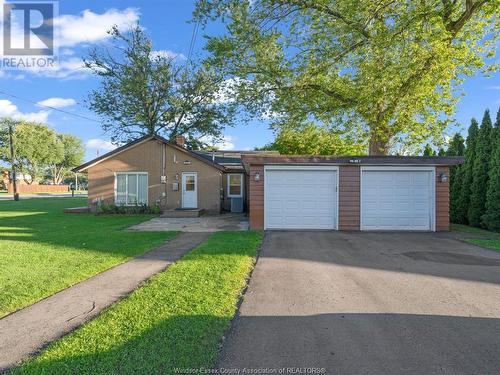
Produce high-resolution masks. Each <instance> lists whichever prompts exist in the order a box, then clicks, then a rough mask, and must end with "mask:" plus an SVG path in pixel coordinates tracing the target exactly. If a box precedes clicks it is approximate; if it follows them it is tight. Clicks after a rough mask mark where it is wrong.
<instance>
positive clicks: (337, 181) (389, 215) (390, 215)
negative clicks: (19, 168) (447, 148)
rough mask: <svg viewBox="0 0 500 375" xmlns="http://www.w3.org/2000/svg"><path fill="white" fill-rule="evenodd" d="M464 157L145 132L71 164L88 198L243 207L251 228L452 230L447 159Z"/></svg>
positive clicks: (186, 206) (111, 201)
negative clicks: (262, 148)
mask: <svg viewBox="0 0 500 375" xmlns="http://www.w3.org/2000/svg"><path fill="white" fill-rule="evenodd" d="M461 163H463V158H462V157H410V156H359V157H328V156H310V157H299V156H281V155H278V154H277V153H269V152H255V151H253V152H235V151H216V152H209V151H189V150H187V149H185V148H184V147H183V140H182V139H181V138H180V139H179V140H178V142H177V144H173V143H170V142H168V141H167V140H165V139H164V138H161V137H158V136H147V137H143V138H141V139H138V140H137V141H134V142H131V143H129V144H127V145H125V146H122V147H120V148H118V149H116V150H114V151H111V152H110V153H108V154H106V155H103V156H101V157H99V158H97V159H94V160H92V161H90V162H88V163H85V164H83V165H82V166H80V167H78V168H76V169H75V171H76V172H87V173H88V181H89V201H90V202H91V203H92V202H96V201H99V202H101V203H103V204H125V205H127V204H135V203H147V204H153V203H159V204H160V205H161V207H162V208H163V209H165V210H176V209H203V210H205V211H207V212H211V213H220V212H222V211H234V212H239V211H242V210H245V208H246V207H248V213H249V217H250V227H251V228H252V229H329V230H420V231H440V230H448V229H449V217H448V211H449V182H448V179H449V166H450V165H456V164H461Z"/></svg>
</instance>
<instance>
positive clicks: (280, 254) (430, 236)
mask: <svg viewBox="0 0 500 375" xmlns="http://www.w3.org/2000/svg"><path fill="white" fill-rule="evenodd" d="M499 353H500V253H496V252H494V251H490V250H485V249H481V248H479V247H475V246H473V245H469V244H465V243H462V242H460V241H457V240H455V239H453V238H451V236H450V234H446V233H346V232H269V233H267V235H266V238H265V242H264V247H263V250H262V252H261V255H260V258H259V260H258V263H257V266H256V268H255V270H254V273H253V275H252V280H251V282H250V285H249V288H248V291H247V293H246V296H245V299H244V302H243V304H242V305H241V308H240V315H239V316H238V318H237V319H236V320H235V322H234V324H233V327H232V329H231V331H230V334H229V335H228V337H227V338H226V341H225V344H224V347H223V350H222V354H221V358H220V361H219V366H220V367H223V368H239V369H243V368H251V369H259V370H260V371H268V372H273V371H278V369H282V368H285V372H282V373H306V372H293V371H305V370H304V368H314V369H317V371H319V372H324V373H328V374H402V373H404V374H493V373H499V372H500V355H499ZM308 371H312V370H311V369H309V370H308ZM276 373H278V372H276ZM307 373H311V372H307Z"/></svg>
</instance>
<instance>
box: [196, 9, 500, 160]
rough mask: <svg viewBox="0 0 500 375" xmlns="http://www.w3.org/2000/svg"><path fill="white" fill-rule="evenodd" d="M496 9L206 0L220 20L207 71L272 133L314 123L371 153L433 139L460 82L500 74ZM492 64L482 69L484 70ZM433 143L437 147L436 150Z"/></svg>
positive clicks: (209, 12) (208, 15)
mask: <svg viewBox="0 0 500 375" xmlns="http://www.w3.org/2000/svg"><path fill="white" fill-rule="evenodd" d="M499 6H500V0H486V1H484V0H459V1H452V0H442V1H429V0H425V1H373V0H358V1H351V0H338V1H327V0H315V1H310V0H290V1H282V0H263V1H241V0H204V1H199V2H198V8H197V12H196V16H197V17H198V16H201V17H202V18H203V20H206V21H207V22H208V20H213V19H221V20H222V21H223V22H225V24H226V27H227V33H226V34H224V35H222V36H218V37H212V38H210V39H209V42H208V46H207V49H208V51H209V52H211V54H212V57H211V59H210V62H211V64H213V65H215V66H218V67H219V69H221V71H222V72H223V74H225V76H227V77H236V78H237V81H236V82H238V84H239V90H238V97H237V99H238V100H239V101H240V102H242V103H244V104H245V106H246V108H247V109H248V110H249V111H251V112H253V113H256V114H261V113H262V112H265V111H272V112H275V113H278V114H280V116H276V118H275V119H273V120H272V122H273V123H274V126H276V127H281V126H287V124H288V123H290V122H294V123H300V122H304V123H308V122H311V121H314V122H315V123H317V124H320V125H321V126H326V127H328V128H334V129H335V130H336V131H340V132H350V131H352V129H353V128H356V129H359V130H362V131H363V132H364V135H365V137H366V138H370V143H369V152H370V154H379V153H388V152H389V151H390V150H391V147H392V146H395V145H398V144H401V143H402V144H407V145H415V144H421V143H422V142H424V141H426V140H427V139H428V138H435V139H436V140H440V139H441V138H442V134H443V130H444V129H445V127H446V125H447V124H448V122H449V120H450V119H451V118H452V117H453V112H454V108H455V105H456V103H457V101H458V97H459V95H457V94H459V92H458V91H459V90H458V89H459V87H460V84H461V83H462V82H463V79H464V77H466V76H470V75H473V74H475V73H476V72H477V71H479V70H482V71H484V72H488V71H493V70H495V69H497V68H498V65H497V64H495V63H494V59H491V58H492V57H493V56H494V54H495V48H496V41H497V39H498V35H499V33H498V29H499V23H498V19H497V18H496V15H497V12H498V8H499ZM488 64H489V65H488ZM436 143H437V142H436Z"/></svg>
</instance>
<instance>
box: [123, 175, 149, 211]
mask: <svg viewBox="0 0 500 375" xmlns="http://www.w3.org/2000/svg"><path fill="white" fill-rule="evenodd" d="M115 186H116V194H115V203H116V204H124V205H134V204H143V203H148V174H147V173H144V172H132V173H117V174H116V177H115Z"/></svg>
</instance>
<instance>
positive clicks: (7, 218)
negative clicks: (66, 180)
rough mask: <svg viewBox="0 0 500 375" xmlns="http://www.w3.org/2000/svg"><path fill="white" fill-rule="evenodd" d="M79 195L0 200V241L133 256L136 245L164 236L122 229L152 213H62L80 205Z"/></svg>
mask: <svg viewBox="0 0 500 375" xmlns="http://www.w3.org/2000/svg"><path fill="white" fill-rule="evenodd" d="M84 202H86V200H85V199H82V198H54V199H50V198H47V199H29V200H21V201H19V202H13V201H5V202H0V241H2V240H6V241H23V242H25V241H30V242H36V243H43V244H49V245H53V246H64V247H71V248H72V249H75V250H76V249H81V250H86V251H98V252H105V253H110V254H119V255H124V256H133V255H136V254H137V253H140V252H141V251H140V250H139V251H137V246H130V245H131V244H132V241H135V242H136V243H137V244H141V243H142V244H147V241H148V239H151V240H152V241H153V242H154V244H155V245H157V244H158V239H160V238H167V237H166V236H165V233H161V232H159V233H153V234H151V233H142V232H126V231H122V229H125V228H128V227H129V226H131V225H134V224H137V223H140V222H142V221H144V220H148V219H149V218H151V217H152V216H151V215H133V216H132V215H131V216H95V215H93V214H65V213H64V212H63V209H64V208H67V207H74V206H75V205H82V204H84Z"/></svg>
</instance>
